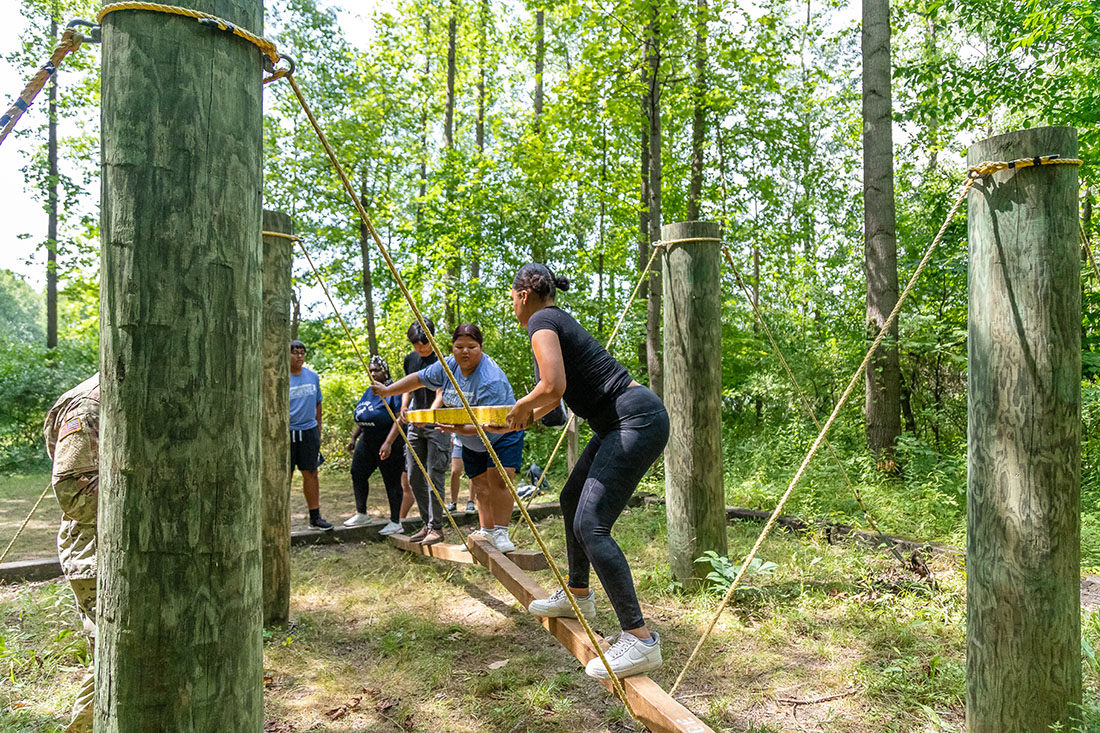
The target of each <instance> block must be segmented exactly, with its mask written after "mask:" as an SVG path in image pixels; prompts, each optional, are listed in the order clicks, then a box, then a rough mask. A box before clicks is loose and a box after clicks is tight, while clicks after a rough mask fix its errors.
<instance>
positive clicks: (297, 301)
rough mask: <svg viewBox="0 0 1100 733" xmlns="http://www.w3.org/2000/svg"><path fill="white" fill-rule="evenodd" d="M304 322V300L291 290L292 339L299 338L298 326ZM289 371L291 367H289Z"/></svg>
mask: <svg viewBox="0 0 1100 733" xmlns="http://www.w3.org/2000/svg"><path fill="white" fill-rule="evenodd" d="M301 322H302V299H301V297H300V296H299V295H298V291H297V290H295V289H294V288H291V289H290V338H292V339H297V338H298V324H299V323H301ZM287 368H288V369H289V367H287Z"/></svg>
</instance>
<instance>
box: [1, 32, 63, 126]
mask: <svg viewBox="0 0 1100 733" xmlns="http://www.w3.org/2000/svg"><path fill="white" fill-rule="evenodd" d="M82 43H84V36H83V35H82V34H80V33H77V32H76V31H75V30H73V29H72V28H67V29H66V30H65V32H64V33H62V34H61V43H60V44H58V46H57V48H55V49H54V51H53V53H52V54H51V55H50V60H49V61H47V62H46V63H45V64H43V65H42V66H41V67H40V68H39V69H38V71H37V72H36V73H35V75H34V76H33V77H31V80H30V81H29V82H27V86H25V87H24V88H23V91H22V92H21V93H20V94H19V96H18V97H16V100H15V104H13V105H12V106H11V107H10V108H9V109H8V111H7V112H5V113H4V115H3V116H2V117H0V145H3V144H4V140H5V139H7V137H8V134H9V133H11V131H12V130H13V129H14V128H15V123H16V122H18V121H19V118H20V117H22V116H23V113H24V112H25V111H26V110H27V109H28V108H29V107H30V106H31V104H32V103H33V102H34V98H35V97H37V96H38V93H39V92H40V91H42V87H44V86H46V82H47V81H49V79H50V77H51V76H53V75H54V74H56V73H57V67H58V66H60V65H61V62H62V61H64V60H65V57H66V56H68V55H69V54H70V53H72V52H73V51H76V50H77V49H78V48H80V46H81V44H82Z"/></svg>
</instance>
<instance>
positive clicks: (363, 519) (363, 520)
mask: <svg viewBox="0 0 1100 733" xmlns="http://www.w3.org/2000/svg"><path fill="white" fill-rule="evenodd" d="M372 521H373V520H372V519H371V518H370V515H369V514H362V513H360V512H356V513H355V514H354V515H353V516H350V517H348V518H347V519H345V520H344V526H345V527H362V526H363V525H364V524H370V523H371V522H372Z"/></svg>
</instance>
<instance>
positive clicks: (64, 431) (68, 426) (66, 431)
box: [57, 417, 81, 440]
mask: <svg viewBox="0 0 1100 733" xmlns="http://www.w3.org/2000/svg"><path fill="white" fill-rule="evenodd" d="M80 427H81V426H80V418H79V417H74V418H73V419H72V420H69V421H68V422H67V423H65V424H64V425H62V426H61V429H60V430H59V431H57V439H58V440H61V439H62V438H64V437H65V436H67V435H72V434H73V433H79V432H80Z"/></svg>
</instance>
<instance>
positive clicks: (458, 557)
mask: <svg viewBox="0 0 1100 733" xmlns="http://www.w3.org/2000/svg"><path fill="white" fill-rule="evenodd" d="M390 541H391V542H392V543H393V544H394V545H396V546H397V547H398V548H399V549H402V550H404V551H405V552H411V553H413V554H415V555H426V556H428V557H435V558H438V559H440V560H450V561H451V562H461V563H466V564H468V565H476V564H478V563H477V560H475V559H474V557H473V555H471V554H470V553H469V551H467V550H466V548H465V547H463V546H462V545H448V544H445V543H443V542H440V543H438V544H435V545H428V546H427V547H425V546H424V545H422V544H420V543H419V542H411V541H409V538H408V537H407V536H406V535H403V534H394V535H390ZM508 557H509V558H510V559H511V560H512V562H513V563H515V564H516V566H518V567H519V568H521V569H523V570H546V569H547V568H548V567H549V565H547V564H546V558H545V557H543V555H542V553H541V552H539V551H538V550H514V551H512V552H509V553H508Z"/></svg>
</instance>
